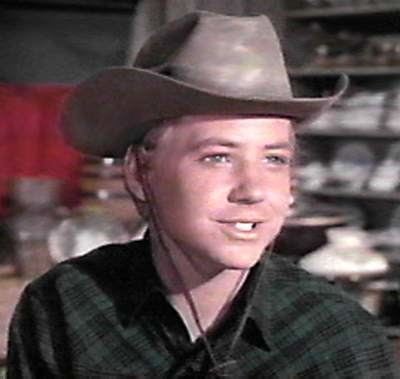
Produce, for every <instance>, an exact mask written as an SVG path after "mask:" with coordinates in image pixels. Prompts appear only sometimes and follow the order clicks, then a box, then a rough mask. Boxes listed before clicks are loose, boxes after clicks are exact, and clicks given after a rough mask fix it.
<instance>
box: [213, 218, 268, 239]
mask: <svg viewBox="0 0 400 379" xmlns="http://www.w3.org/2000/svg"><path fill="white" fill-rule="evenodd" d="M219 223H220V224H221V225H222V226H223V229H224V230H225V231H226V233H227V234H229V236H231V237H234V238H239V239H243V238H244V239H247V238H256V237H257V235H258V233H257V228H258V227H259V225H260V224H261V223H262V222H261V221H258V220H257V221H255V220H223V221H219Z"/></svg>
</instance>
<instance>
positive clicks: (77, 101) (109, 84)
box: [61, 67, 348, 157]
mask: <svg viewBox="0 0 400 379" xmlns="http://www.w3.org/2000/svg"><path fill="white" fill-rule="evenodd" d="M347 86H348V78H347V76H345V75H342V76H340V77H339V78H338V80H337V84H336V85H335V86H334V89H333V90H332V92H333V93H332V95H330V96H326V97H296V98H290V99H279V98H273V96H270V97H268V98H263V99H260V98H237V97H228V96H224V95H221V94H216V93H212V92H209V91H207V90H204V89H201V88H197V87H194V86H191V85H189V84H187V83H185V82H181V81H179V80H176V79H173V78H171V77H168V76H165V75H161V74H158V73H155V72H153V71H149V70H145V69H139V68H135V67H133V68H110V69H106V70H104V71H102V72H100V73H99V74H97V75H95V76H93V77H92V78H89V79H88V80H86V81H84V82H82V83H81V84H80V85H78V86H77V88H76V89H75V90H74V91H73V93H72V94H71V96H70V98H69V99H68V102H67V105H66V108H65V111H64V113H63V115H62V120H61V129H62V132H63V134H64V136H65V138H66V139H67V141H68V142H69V143H70V144H71V145H72V146H73V147H75V148H76V149H78V150H80V151H81V152H83V153H85V154H89V155H95V156H102V157H123V156H124V154H125V152H126V149H127V148H128V147H129V145H130V144H132V143H134V142H137V141H138V140H140V138H142V136H143V135H144V134H145V133H146V131H147V129H148V128H149V127H150V125H154V122H155V121H157V120H164V119H171V118H178V117H182V116H185V115H204V114H210V115H211V114H218V115H225V114H226V115H230V114H237V115H239V114H240V115H243V114H252V115H274V116H279V117H287V118H291V119H294V120H296V121H297V122H298V123H304V122H307V121H310V120H312V119H314V118H316V117H318V115H319V114H320V113H321V112H323V111H324V110H326V109H327V108H329V107H330V106H331V105H332V104H333V103H334V102H335V101H336V100H337V99H338V98H339V97H340V96H341V95H342V94H343V92H344V91H345V90H346V88H347Z"/></svg>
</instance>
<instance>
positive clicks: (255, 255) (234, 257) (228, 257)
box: [219, 247, 264, 270]
mask: <svg viewBox="0 0 400 379" xmlns="http://www.w3.org/2000/svg"><path fill="white" fill-rule="evenodd" d="M235 250H237V251H235ZM263 253H264V249H259V248H258V249H256V250H254V249H251V250H249V249H245V248H243V247H242V248H238V249H231V250H230V251H228V252H227V253H225V254H224V255H223V259H220V260H219V263H220V264H221V265H222V266H224V267H225V268H226V269H230V270H250V269H251V268H252V267H254V266H255V265H256V264H257V263H258V262H259V261H260V260H261V258H262V256H263Z"/></svg>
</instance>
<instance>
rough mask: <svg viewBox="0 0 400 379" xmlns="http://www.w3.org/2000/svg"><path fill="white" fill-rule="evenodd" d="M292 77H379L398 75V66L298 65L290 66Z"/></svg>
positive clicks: (399, 73) (399, 74) (399, 70)
mask: <svg viewBox="0 0 400 379" xmlns="http://www.w3.org/2000/svg"><path fill="white" fill-rule="evenodd" d="M289 72H290V75H291V76H292V77H300V78H301V77H316V76H337V75H340V74H346V75H349V76H352V77H355V76H358V77H368V76H370V77H380V76H400V66H398V67H397V66H394V67H386V66H385V67H379V66H365V67H363V66H358V67H348V66H347V67H346V66H343V67H334V68H323V67H312V66H311V67H300V68H293V67H292V68H290V71H289Z"/></svg>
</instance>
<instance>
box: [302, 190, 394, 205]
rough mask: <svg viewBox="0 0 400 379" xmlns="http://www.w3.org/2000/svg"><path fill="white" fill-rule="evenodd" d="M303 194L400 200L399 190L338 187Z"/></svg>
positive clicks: (374, 199)
mask: <svg viewBox="0 0 400 379" xmlns="http://www.w3.org/2000/svg"><path fill="white" fill-rule="evenodd" d="M302 192H303V193H304V194H307V195H312V196H318V197H325V198H335V199H350V200H351V199H355V200H370V201H382V200H383V201H387V202H391V203H393V202H395V203H397V202H400V192H389V193H388V192H373V191H366V190H361V191H346V190H341V189H338V188H325V189H321V190H303V191H302Z"/></svg>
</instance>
